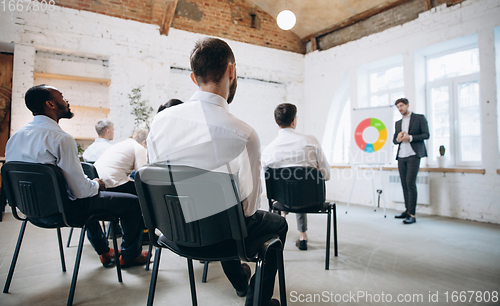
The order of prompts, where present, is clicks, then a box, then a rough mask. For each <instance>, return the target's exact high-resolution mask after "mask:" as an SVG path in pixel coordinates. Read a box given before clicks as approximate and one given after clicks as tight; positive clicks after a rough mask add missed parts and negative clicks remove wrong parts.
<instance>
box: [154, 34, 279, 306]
mask: <svg viewBox="0 0 500 306" xmlns="http://www.w3.org/2000/svg"><path fill="white" fill-rule="evenodd" d="M190 61H191V69H192V71H193V72H192V73H191V79H192V80H193V82H194V83H195V84H196V85H198V87H199V91H197V92H196V93H195V94H194V95H193V96H192V97H191V99H190V100H189V101H187V102H185V103H183V104H181V105H177V106H175V107H171V108H168V109H165V110H163V111H161V112H160V113H158V114H157V115H156V116H155V118H154V120H153V123H152V124H151V130H150V133H149V136H148V154H149V161H150V162H151V163H155V162H165V163H167V162H168V163H170V164H174V165H187V166H191V167H196V168H201V169H205V170H210V171H212V170H213V171H218V172H219V170H222V169H226V167H229V168H230V171H231V172H232V173H237V178H238V182H239V185H238V187H239V191H240V198H241V199H242V206H243V210H244V213H245V218H246V220H245V221H246V227H247V232H248V236H247V238H246V241H252V240H253V239H258V238H259V237H262V235H266V234H277V235H278V236H279V237H280V239H281V240H282V241H283V243H284V240H285V237H286V232H287V229H288V228H287V224H286V220H285V219H284V218H282V217H281V216H279V215H276V214H272V213H269V212H266V211H262V210H258V208H259V206H260V194H261V192H262V187H261V182H260V171H261V164H260V141H259V136H258V135H257V133H256V132H255V130H254V129H253V128H252V127H250V126H249V125H248V124H246V123H245V122H243V121H241V120H239V119H238V118H236V117H235V116H234V115H232V114H230V113H229V111H228V104H230V103H231V102H232V100H233V97H234V94H235V92H236V84H237V83H236V62H235V58H234V54H233V52H232V50H231V48H230V47H229V45H228V44H227V43H225V42H224V41H222V40H220V39H216V38H205V39H202V40H200V41H198V42H197V43H196V45H195V48H194V49H193V51H192V52H191V57H190ZM221 264H222V268H223V270H224V273H225V274H226V276H227V278H228V279H229V281H230V282H231V284H232V285H233V287H234V289H236V293H237V295H238V296H240V297H242V296H245V295H246V296H247V299H246V303H245V305H247V306H251V305H253V295H254V290H255V288H254V286H255V275H254V277H252V278H251V281H250V285H249V284H248V280H249V278H250V275H251V270H250V267H249V266H248V265H247V264H245V263H243V264H242V263H241V262H240V261H239V260H231V261H225V262H222V263H221ZM276 271H277V262H276V256H275V254H274V252H270V253H269V254H268V256H267V257H266V261H265V264H264V273H263V279H264V280H263V281H264V284H263V287H262V301H263V303H262V304H261V305H262V306H268V305H280V303H279V301H278V300H276V299H271V298H272V295H273V290H274V281H275V275H276Z"/></svg>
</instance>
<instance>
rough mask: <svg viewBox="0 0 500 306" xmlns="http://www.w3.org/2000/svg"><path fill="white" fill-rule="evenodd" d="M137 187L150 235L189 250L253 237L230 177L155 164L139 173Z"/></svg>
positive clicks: (222, 174)
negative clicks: (248, 236)
mask: <svg viewBox="0 0 500 306" xmlns="http://www.w3.org/2000/svg"><path fill="white" fill-rule="evenodd" d="M135 185H136V189H137V196H138V197H139V203H140V205H141V209H142V213H143V215H144V221H145V223H146V227H147V228H148V230H149V232H150V233H154V232H155V230H156V229H158V230H160V231H161V233H162V234H163V235H164V236H165V237H166V238H167V239H169V240H171V241H173V242H175V243H177V244H179V245H183V246H189V247H201V246H207V245H212V244H215V243H218V242H221V241H225V240H229V239H233V240H237V241H240V242H242V241H243V239H244V238H245V237H246V236H247V231H246V226H245V218H244V215H243V209H242V207H241V204H240V201H239V195H238V192H237V190H238V189H237V185H236V183H235V181H234V179H233V178H232V176H230V175H229V174H227V173H216V172H210V171H205V170H201V169H197V168H192V167H188V166H173V165H172V166H168V165H159V164H158V165H155V164H153V165H147V166H146V167H143V168H142V169H140V170H139V171H138V172H137V174H136V176H135ZM152 241H153V242H154V243H156V239H152ZM241 244H242V243H240V244H238V248H240V247H241ZM157 246H158V245H157Z"/></svg>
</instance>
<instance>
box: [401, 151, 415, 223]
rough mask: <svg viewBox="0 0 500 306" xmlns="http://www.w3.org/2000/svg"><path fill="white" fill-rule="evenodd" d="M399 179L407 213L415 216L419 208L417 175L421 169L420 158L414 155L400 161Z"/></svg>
mask: <svg viewBox="0 0 500 306" xmlns="http://www.w3.org/2000/svg"><path fill="white" fill-rule="evenodd" d="M398 169H399V177H400V178H401V186H402V187H403V196H404V199H405V207H406V212H407V213H409V214H410V215H413V216H415V208H416V207H417V174H418V170H419V169H420V157H418V156H416V155H412V156H409V157H405V158H399V159H398Z"/></svg>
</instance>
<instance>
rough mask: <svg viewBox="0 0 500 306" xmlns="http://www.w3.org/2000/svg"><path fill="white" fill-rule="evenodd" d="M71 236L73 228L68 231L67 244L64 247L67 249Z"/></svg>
mask: <svg viewBox="0 0 500 306" xmlns="http://www.w3.org/2000/svg"><path fill="white" fill-rule="evenodd" d="M72 236H73V228H71V229H70V230H69V236H68V243H66V247H67V248H69V244H70V242H71V237H72Z"/></svg>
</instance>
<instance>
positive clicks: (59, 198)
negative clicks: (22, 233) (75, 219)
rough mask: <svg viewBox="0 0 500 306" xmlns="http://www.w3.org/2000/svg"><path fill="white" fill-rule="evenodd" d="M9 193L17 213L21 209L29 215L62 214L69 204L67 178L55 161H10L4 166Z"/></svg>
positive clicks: (4, 181)
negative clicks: (40, 162) (44, 162)
mask: <svg viewBox="0 0 500 306" xmlns="http://www.w3.org/2000/svg"><path fill="white" fill-rule="evenodd" d="M2 181H3V183H4V188H5V194H6V196H7V199H8V201H9V205H10V206H11V207H12V212H13V214H14V217H16V218H17V219H20V220H22V219H21V218H19V216H18V215H17V211H16V208H17V209H19V211H21V212H22V213H23V214H24V215H25V216H26V217H27V218H28V219H33V218H35V219H37V218H47V217H52V216H57V215H59V214H60V215H62V219H63V220H64V223H65V225H68V222H67V220H66V218H65V215H64V211H65V207H67V205H68V204H69V199H68V193H67V191H66V181H65V179H64V176H63V175H62V173H61V170H60V169H59V168H58V167H57V166H54V165H46V164H36V163H25V162H7V163H6V164H5V165H3V166H2Z"/></svg>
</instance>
